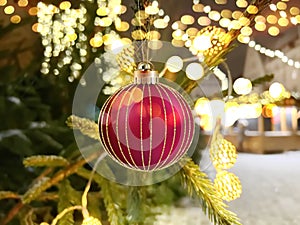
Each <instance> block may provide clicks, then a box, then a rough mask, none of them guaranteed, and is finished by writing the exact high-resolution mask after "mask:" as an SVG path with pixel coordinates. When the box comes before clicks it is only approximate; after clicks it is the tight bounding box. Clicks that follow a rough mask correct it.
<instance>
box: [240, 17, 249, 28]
mask: <svg viewBox="0 0 300 225" xmlns="http://www.w3.org/2000/svg"><path fill="white" fill-rule="evenodd" d="M239 23H240V24H241V25H242V26H249V25H250V20H249V18H247V17H245V16H241V17H240V18H239Z"/></svg>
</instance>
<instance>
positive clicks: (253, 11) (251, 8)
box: [247, 5, 258, 14]
mask: <svg viewBox="0 0 300 225" xmlns="http://www.w3.org/2000/svg"><path fill="white" fill-rule="evenodd" d="M247 12H248V13H249V14H256V13H258V8H257V6H255V5H249V6H248V7H247Z"/></svg>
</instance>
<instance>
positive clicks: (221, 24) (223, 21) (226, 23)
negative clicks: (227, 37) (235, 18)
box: [219, 18, 231, 27]
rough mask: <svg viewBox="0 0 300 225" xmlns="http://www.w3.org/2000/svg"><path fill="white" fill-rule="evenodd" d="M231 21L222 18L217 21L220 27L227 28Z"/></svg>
mask: <svg viewBox="0 0 300 225" xmlns="http://www.w3.org/2000/svg"><path fill="white" fill-rule="evenodd" d="M230 22H231V20H230V19H228V18H222V19H220V21H219V24H220V26H221V27H228V26H229V25H230Z"/></svg>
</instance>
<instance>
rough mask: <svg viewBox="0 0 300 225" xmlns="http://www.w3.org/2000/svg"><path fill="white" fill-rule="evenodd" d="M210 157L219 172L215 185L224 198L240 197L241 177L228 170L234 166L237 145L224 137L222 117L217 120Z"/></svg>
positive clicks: (230, 199) (228, 199)
mask: <svg viewBox="0 0 300 225" xmlns="http://www.w3.org/2000/svg"><path fill="white" fill-rule="evenodd" d="M209 155H210V159H211V161H212V163H213V166H214V167H215V169H216V171H217V174H216V178H215V179H214V186H215V188H216V190H217V192H218V193H219V194H220V196H221V197H222V199H223V200H226V201H233V200H235V199H237V198H239V197H240V195H241V193H242V186H241V182H240V180H239V178H238V177H237V176H236V175H234V174H233V173H229V172H227V171H226V170H227V169H230V168H231V167H233V166H234V164H235V163H236V159H237V151H236V147H235V146H234V145H233V144H232V143H231V142H229V141H228V140H226V139H224V137H223V135H222V134H221V119H219V120H217V122H216V127H215V130H214V133H213V136H212V139H211V144H210V148H209Z"/></svg>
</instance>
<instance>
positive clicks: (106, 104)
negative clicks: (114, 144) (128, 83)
mask: <svg viewBox="0 0 300 225" xmlns="http://www.w3.org/2000/svg"><path fill="white" fill-rule="evenodd" d="M110 101H111V99H110V100H108V101H106V102H105V103H104V105H103V106H102V108H103V109H102V110H101V111H102V112H103V113H104V114H105V110H106V108H107V106H108V105H109V103H110ZM107 115H108V114H107ZM107 117H109V116H107ZM100 122H101V124H103V122H104V116H102V117H101V121H100ZM102 127H103V126H102V125H100V127H99V128H100V131H101V132H100V139H101V140H103V141H102V142H101V143H102V145H103V146H104V148H105V149H106V150H107V153H108V154H109V156H110V157H112V158H114V156H113V154H112V153H111V152H110V151H109V148H108V146H107V145H106V142H105V139H104V136H103V134H104V130H103V128H102ZM105 129H108V124H107V123H106V124H105ZM107 139H108V138H107Z"/></svg>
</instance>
